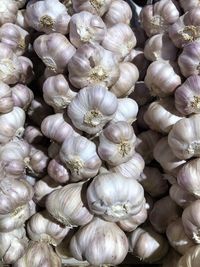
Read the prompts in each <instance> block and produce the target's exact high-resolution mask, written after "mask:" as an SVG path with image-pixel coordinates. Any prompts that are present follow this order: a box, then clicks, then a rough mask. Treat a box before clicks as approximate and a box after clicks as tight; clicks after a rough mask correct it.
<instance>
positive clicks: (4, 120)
mask: <svg viewBox="0 0 200 267" xmlns="http://www.w3.org/2000/svg"><path fill="white" fill-rule="evenodd" d="M24 123H25V112H24V110H23V109H21V108H19V107H14V108H13V110H12V111H10V112H8V113H6V114H1V115H0V125H1V128H0V143H1V144H6V143H8V142H9V141H10V140H12V139H13V138H14V137H19V138H20V137H22V135H23V133H24V128H23V127H24Z"/></svg>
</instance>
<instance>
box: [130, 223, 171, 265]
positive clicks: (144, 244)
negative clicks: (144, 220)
mask: <svg viewBox="0 0 200 267" xmlns="http://www.w3.org/2000/svg"><path fill="white" fill-rule="evenodd" d="M128 239H129V250H130V252H131V253H132V254H133V255H135V256H136V257H137V258H139V259H140V260H142V261H145V262H148V263H153V262H156V261H158V260H160V259H162V258H163V257H164V256H165V255H166V254H167V251H168V243H167V240H166V239H165V238H164V236H162V235H160V234H158V233H157V232H155V231H154V230H153V228H152V227H150V226H146V227H144V228H140V227H138V228H137V229H136V230H134V231H133V232H132V233H130V234H129V236H128Z"/></svg>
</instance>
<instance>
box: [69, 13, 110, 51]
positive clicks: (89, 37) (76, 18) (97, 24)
mask: <svg viewBox="0 0 200 267" xmlns="http://www.w3.org/2000/svg"><path fill="white" fill-rule="evenodd" d="M105 34H106V26H105V24H104V22H103V20H102V19H101V18H100V17H99V16H97V15H93V14H91V13H90V12H87V11H81V12H79V13H76V14H74V15H73V16H72V17H71V20H70V32H69V39H70V42H71V43H72V44H73V45H74V46H75V47H79V46H81V45H83V44H85V43H100V42H101V41H103V39H104V37H105Z"/></svg>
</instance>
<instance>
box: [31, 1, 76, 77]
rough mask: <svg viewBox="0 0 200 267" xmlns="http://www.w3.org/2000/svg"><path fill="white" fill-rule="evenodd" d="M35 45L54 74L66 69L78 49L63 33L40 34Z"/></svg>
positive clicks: (40, 56) (39, 55) (36, 50)
mask: <svg viewBox="0 0 200 267" xmlns="http://www.w3.org/2000/svg"><path fill="white" fill-rule="evenodd" d="M54 1H55V0H54ZM49 2H50V0H49ZM33 47H34V50H35V52H36V54H37V55H38V57H39V58H41V60H42V61H43V63H44V64H45V65H46V67H47V68H48V69H49V70H51V71H52V72H53V73H54V74H58V73H63V72H64V71H66V67H67V64H68V62H69V60H70V58H71V57H72V56H73V54H74V53H75V51H76V49H75V47H74V46H73V45H72V44H71V43H70V42H69V41H68V39H67V38H66V37H65V36H64V35H62V34H61V33H50V34H43V35H40V36H39V37H38V38H37V39H35V41H34V43H33Z"/></svg>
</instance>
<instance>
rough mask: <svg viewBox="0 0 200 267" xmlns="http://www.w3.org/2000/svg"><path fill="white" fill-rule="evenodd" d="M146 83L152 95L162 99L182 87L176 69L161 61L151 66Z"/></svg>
mask: <svg viewBox="0 0 200 267" xmlns="http://www.w3.org/2000/svg"><path fill="white" fill-rule="evenodd" d="M162 1H163V0H162ZM144 81H145V84H146V86H147V87H148V88H149V90H150V93H151V94H152V95H153V96H160V97H165V96H168V95H171V94H173V92H174V91H175V89H176V88H177V87H178V86H179V85H181V77H180V76H179V75H178V74H177V73H176V67H173V66H172V65H171V64H170V63H169V62H166V61H160V60H158V61H155V62H153V63H151V64H150V66H149V67H148V69H147V74H146V76H145V80H144Z"/></svg>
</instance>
